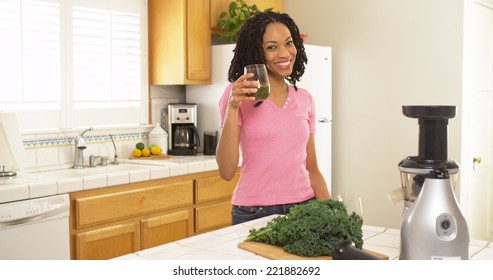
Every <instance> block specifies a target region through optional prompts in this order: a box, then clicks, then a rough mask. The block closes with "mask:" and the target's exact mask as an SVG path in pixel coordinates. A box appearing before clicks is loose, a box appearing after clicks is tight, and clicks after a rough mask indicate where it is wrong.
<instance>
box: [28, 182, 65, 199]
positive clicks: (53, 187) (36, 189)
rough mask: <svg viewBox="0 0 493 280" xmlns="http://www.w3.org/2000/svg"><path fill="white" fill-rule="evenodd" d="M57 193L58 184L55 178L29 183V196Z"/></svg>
mask: <svg viewBox="0 0 493 280" xmlns="http://www.w3.org/2000/svg"><path fill="white" fill-rule="evenodd" d="M57 193H58V184H57V182H56V181H55V180H52V181H42V182H37V183H32V184H29V195H30V197H31V198H35V197H43V196H49V195H55V194H57Z"/></svg>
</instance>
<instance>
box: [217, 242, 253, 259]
mask: <svg viewBox="0 0 493 280" xmlns="http://www.w3.org/2000/svg"><path fill="white" fill-rule="evenodd" d="M240 242H241V241H239V240H238V239H233V240H230V241H225V242H222V243H219V244H216V245H214V246H213V247H209V248H208V250H211V251H217V252H222V253H226V254H233V255H236V256H240V257H243V258H248V257H252V255H255V254H254V253H252V252H249V251H246V250H243V249H240V248H238V243H240Z"/></svg>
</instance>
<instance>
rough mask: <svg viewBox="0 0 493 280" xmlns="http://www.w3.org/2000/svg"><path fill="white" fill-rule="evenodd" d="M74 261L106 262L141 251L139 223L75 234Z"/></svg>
mask: <svg viewBox="0 0 493 280" xmlns="http://www.w3.org/2000/svg"><path fill="white" fill-rule="evenodd" d="M75 238H76V239H75V241H76V245H75V246H76V252H77V256H76V259H78V260H106V259H111V258H114V257H117V256H122V255H126V254H129V253H132V252H135V251H139V250H141V247H140V224H139V222H133V223H127V224H122V225H115V226H110V227H105V228H100V229H96V230H90V231H87V232H83V233H78V234H76V237H75Z"/></svg>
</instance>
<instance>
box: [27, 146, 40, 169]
mask: <svg viewBox="0 0 493 280" xmlns="http://www.w3.org/2000/svg"><path fill="white" fill-rule="evenodd" d="M36 154H37V153H36V149H26V153H25V155H26V166H25V167H26V168H36V167H37V166H38V165H37V162H36Z"/></svg>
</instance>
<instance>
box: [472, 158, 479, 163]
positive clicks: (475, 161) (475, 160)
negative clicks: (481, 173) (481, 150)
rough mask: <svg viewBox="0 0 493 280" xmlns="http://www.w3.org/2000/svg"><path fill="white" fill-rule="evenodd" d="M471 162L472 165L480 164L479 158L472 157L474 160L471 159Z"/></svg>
mask: <svg viewBox="0 0 493 280" xmlns="http://www.w3.org/2000/svg"><path fill="white" fill-rule="evenodd" d="M472 162H473V163H477V164H480V163H481V157H474V158H473V159H472Z"/></svg>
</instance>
